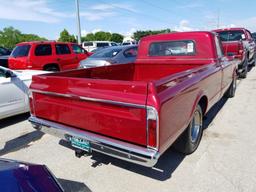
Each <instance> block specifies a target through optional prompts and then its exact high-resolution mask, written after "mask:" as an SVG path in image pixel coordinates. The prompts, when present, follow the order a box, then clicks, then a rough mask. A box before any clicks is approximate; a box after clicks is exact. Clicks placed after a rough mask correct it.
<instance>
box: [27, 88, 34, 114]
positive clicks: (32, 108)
mask: <svg viewBox="0 0 256 192" xmlns="http://www.w3.org/2000/svg"><path fill="white" fill-rule="evenodd" d="M28 99H29V108H30V113H31V115H34V114H35V109H34V102H33V92H32V91H28Z"/></svg>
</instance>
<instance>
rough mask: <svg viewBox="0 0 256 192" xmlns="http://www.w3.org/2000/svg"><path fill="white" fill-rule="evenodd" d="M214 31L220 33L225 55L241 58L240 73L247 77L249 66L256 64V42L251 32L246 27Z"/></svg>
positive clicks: (242, 76) (240, 75) (241, 75)
mask: <svg viewBox="0 0 256 192" xmlns="http://www.w3.org/2000/svg"><path fill="white" fill-rule="evenodd" d="M214 32H216V33H218V34H219V37H220V40H221V41H222V45H223V50H224V53H225V55H229V56H232V55H233V56H235V58H237V59H240V60H241V62H240V63H239V65H238V74H239V77H241V78H246V76H247V72H248V66H249V65H252V66H255V63H256V43H255V41H254V39H253V37H252V34H251V32H250V31H249V30H247V29H245V28H226V29H216V30H214Z"/></svg>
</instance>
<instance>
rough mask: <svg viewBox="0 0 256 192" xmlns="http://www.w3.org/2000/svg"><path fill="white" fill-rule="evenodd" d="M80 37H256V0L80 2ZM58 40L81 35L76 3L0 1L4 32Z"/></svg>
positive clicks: (0, 26) (0, 24)
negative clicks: (227, 32) (234, 31)
mask: <svg viewBox="0 0 256 192" xmlns="http://www.w3.org/2000/svg"><path fill="white" fill-rule="evenodd" d="M79 2H80V18H81V31H82V35H86V34H87V33H90V32H97V31H101V30H102V31H108V32H112V33H113V32H117V33H121V34H123V35H125V36H126V35H131V34H132V33H133V32H135V31H136V30H149V29H151V30H160V29H166V28H170V29H172V30H176V31H191V30H212V29H215V28H217V27H218V26H219V27H220V28H224V27H246V28H248V29H249V30H251V32H255V31H256V1H255V0H182V1H180V0H157V1H156V0H129V1H127V0H126V1H125V0H119V1H118V0H79ZM9 26H13V27H14V28H16V29H18V30H20V31H21V32H23V33H33V34H37V35H39V36H42V37H45V38H48V39H52V40H54V39H57V38H58V37H59V33H60V32H61V31H62V30H63V29H64V28H65V29H67V30H68V31H69V32H70V33H71V34H76V33H77V27H76V6H75V0H9V1H6V0H0V30H2V29H3V28H5V27H9Z"/></svg>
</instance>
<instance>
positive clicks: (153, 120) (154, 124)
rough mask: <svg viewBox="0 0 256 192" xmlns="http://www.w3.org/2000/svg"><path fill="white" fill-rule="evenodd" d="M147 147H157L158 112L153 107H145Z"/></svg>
mask: <svg viewBox="0 0 256 192" xmlns="http://www.w3.org/2000/svg"><path fill="white" fill-rule="evenodd" d="M147 145H148V147H150V148H157V147H158V112H157V110H156V109H155V108H153V107H147Z"/></svg>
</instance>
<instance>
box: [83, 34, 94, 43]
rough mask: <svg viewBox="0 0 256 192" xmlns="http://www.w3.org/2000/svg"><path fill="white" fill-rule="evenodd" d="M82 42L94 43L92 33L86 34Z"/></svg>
mask: <svg viewBox="0 0 256 192" xmlns="http://www.w3.org/2000/svg"><path fill="white" fill-rule="evenodd" d="M82 41H95V36H94V34H93V33H88V34H87V35H86V36H85V37H82Z"/></svg>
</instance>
